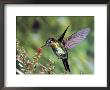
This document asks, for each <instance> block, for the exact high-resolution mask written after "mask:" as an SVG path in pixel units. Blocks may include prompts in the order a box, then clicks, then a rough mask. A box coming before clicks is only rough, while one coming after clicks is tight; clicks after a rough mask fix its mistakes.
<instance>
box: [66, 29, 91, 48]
mask: <svg viewBox="0 0 110 90" xmlns="http://www.w3.org/2000/svg"><path fill="white" fill-rule="evenodd" d="M89 32H90V28H86V29H82V30H80V31H79V32H76V33H74V34H72V35H71V36H69V37H68V38H67V39H66V40H64V43H65V47H66V48H67V49H71V48H74V47H75V46H76V45H77V44H79V43H80V42H81V41H83V40H84V39H85V38H86V37H87V35H88V33H89Z"/></svg>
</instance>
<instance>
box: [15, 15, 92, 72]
mask: <svg viewBox="0 0 110 90" xmlns="http://www.w3.org/2000/svg"><path fill="white" fill-rule="evenodd" d="M67 26H69V28H68V31H67V33H66V35H65V38H66V37H68V36H70V35H71V34H73V33H75V32H78V31H80V30H81V29H84V28H90V33H89V34H88V36H87V38H86V39H85V40H84V41H82V42H81V43H80V44H79V45H77V46H76V47H75V48H73V49H70V50H69V51H68V62H69V65H70V68H71V73H72V74H94V17H93V16H73V17H72V16H71V17H56V16H55V17H38V16H30V17H29V16H17V17H16V39H17V40H18V41H19V42H20V46H21V47H23V48H24V49H25V51H26V54H27V56H28V59H29V60H31V61H32V60H33V57H34V55H35V53H36V52H37V48H39V47H41V46H42V45H43V44H45V41H46V40H47V39H48V38H49V37H54V38H56V39H58V38H59V37H60V35H61V34H62V33H63V32H64V30H65V29H66V27H67ZM17 53H18V52H17ZM19 53H20V52H19ZM50 60H51V61H52V62H54V64H52V67H54V68H53V69H52V72H54V73H55V74H63V73H65V69H64V66H63V64H62V61H61V60H60V59H58V58H57V57H56V55H55V54H54V53H53V51H52V50H51V48H49V47H45V48H43V52H42V55H41V57H40V58H39V60H38V63H40V64H42V65H43V66H45V67H47V68H48V67H51V65H49V62H50ZM19 69H20V68H19ZM40 72H41V68H40V67H39V66H36V67H35V70H34V72H33V73H34V74H35V73H37V74H39V73H40Z"/></svg>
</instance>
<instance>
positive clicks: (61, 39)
mask: <svg viewBox="0 0 110 90" xmlns="http://www.w3.org/2000/svg"><path fill="white" fill-rule="evenodd" d="M68 27H69V26H68ZM68 27H67V28H66V30H65V31H64V33H63V34H62V35H61V37H60V38H59V39H58V41H60V42H62V41H63V38H64V36H65V33H66V31H67V30H68Z"/></svg>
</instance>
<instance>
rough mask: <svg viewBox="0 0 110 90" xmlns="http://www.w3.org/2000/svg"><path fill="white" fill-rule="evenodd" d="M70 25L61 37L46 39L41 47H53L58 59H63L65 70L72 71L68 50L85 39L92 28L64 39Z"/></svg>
mask: <svg viewBox="0 0 110 90" xmlns="http://www.w3.org/2000/svg"><path fill="white" fill-rule="evenodd" d="M68 27H69V26H68ZM68 27H67V28H66V30H65V31H64V33H63V34H62V35H61V36H60V38H59V39H55V38H49V39H48V40H47V41H46V43H45V45H43V46H42V47H41V48H43V47H44V46H49V47H51V48H52V50H53V52H54V53H55V54H56V56H57V57H58V59H62V62H63V64H64V67H65V70H66V71H68V72H70V67H69V64H68V52H67V51H68V50H69V49H71V48H74V47H75V46H76V45H77V44H79V43H80V42H81V41H83V40H84V39H85V38H86V36H87V35H88V33H89V32H90V29H89V28H86V29H82V30H80V31H79V32H76V33H74V34H72V35H71V36H69V37H68V38H66V39H65V40H64V36H65V33H66V31H67V29H68Z"/></svg>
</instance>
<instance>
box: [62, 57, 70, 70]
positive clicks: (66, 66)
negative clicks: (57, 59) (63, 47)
mask: <svg viewBox="0 0 110 90" xmlns="http://www.w3.org/2000/svg"><path fill="white" fill-rule="evenodd" d="M62 61H63V64H64V67H65V70H66V71H69V72H70V68H69V64H68V61H67V59H63V60H62Z"/></svg>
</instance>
